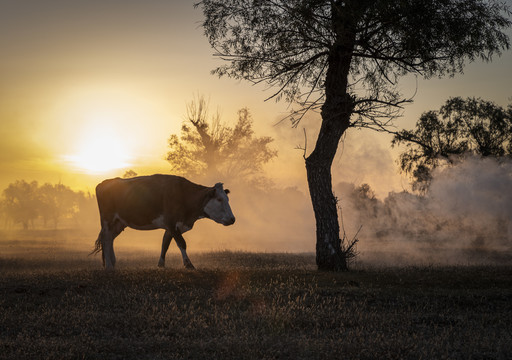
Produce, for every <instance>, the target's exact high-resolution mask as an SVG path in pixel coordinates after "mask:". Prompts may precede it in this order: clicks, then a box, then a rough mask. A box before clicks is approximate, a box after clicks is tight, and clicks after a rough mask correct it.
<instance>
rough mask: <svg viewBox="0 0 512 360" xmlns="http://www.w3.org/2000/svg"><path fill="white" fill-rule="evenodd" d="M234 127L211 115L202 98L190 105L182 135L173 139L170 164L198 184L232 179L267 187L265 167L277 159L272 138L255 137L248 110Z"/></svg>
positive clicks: (176, 170)
mask: <svg viewBox="0 0 512 360" xmlns="http://www.w3.org/2000/svg"><path fill="white" fill-rule="evenodd" d="M237 115H238V117H237V121H236V123H235V125H234V127H232V126H229V125H228V124H227V123H226V122H223V121H222V120H221V116H220V114H219V112H216V113H210V111H209V104H208V101H207V100H205V98H204V97H202V96H199V97H198V98H197V99H194V100H193V101H191V102H190V103H189V104H188V105H187V116H186V121H185V122H184V123H183V125H182V127H181V135H180V136H178V135H176V134H173V135H171V136H170V138H169V148H170V149H169V152H168V153H167V157H166V159H167V161H168V162H169V163H170V164H171V166H172V169H173V172H175V173H177V174H180V175H184V176H187V177H189V178H192V179H196V181H209V182H212V181H219V179H223V178H224V179H226V178H229V179H231V180H233V181H235V180H238V181H243V182H245V183H252V184H253V185H262V184H264V183H265V182H266V181H265V178H264V177H263V175H261V174H262V168H263V165H264V164H266V163H268V162H269V161H270V160H272V159H273V158H274V157H276V156H277V151H276V150H273V149H272V148H271V147H270V143H271V142H272V141H273V139H272V138H271V137H269V136H261V137H258V136H255V134H254V130H253V127H252V124H253V120H252V116H251V113H250V112H249V110H248V109H247V108H242V109H240V110H239V111H238V114H237Z"/></svg>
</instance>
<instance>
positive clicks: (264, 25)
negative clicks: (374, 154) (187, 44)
mask: <svg viewBox="0 0 512 360" xmlns="http://www.w3.org/2000/svg"><path fill="white" fill-rule="evenodd" d="M196 6H197V7H200V8H201V9H202V11H203V14H204V21H203V27H204V31H205V35H206V37H207V38H208V41H209V42H210V45H211V46H212V48H213V49H214V50H215V54H216V55H217V56H219V57H220V58H221V59H223V60H224V63H223V65H221V66H219V67H218V68H216V69H215V70H214V71H213V72H214V73H215V74H217V75H219V76H229V77H232V78H235V79H238V80H241V79H243V80H247V81H250V82H252V83H266V84H269V85H270V86H272V87H273V88H274V89H275V92H274V93H273V94H272V95H271V96H270V97H269V98H276V99H281V98H282V99H284V100H286V101H288V102H289V103H293V104H295V105H296V106H298V109H297V110H296V111H294V112H293V113H292V116H291V118H292V120H293V121H294V122H295V124H296V122H297V121H299V120H300V119H301V117H302V116H303V115H304V114H305V113H306V112H307V111H309V110H311V109H313V110H315V109H316V110H320V111H321V117H322V121H321V126H320V131H319V134H318V138H317V141H316V144H315V147H314V148H313V149H312V151H311V152H310V154H309V155H307V154H306V155H307V156H305V162H306V172H307V179H308V186H309V193H310V196H311V202H312V205H313V211H314V214H315V220H316V262H317V265H318V268H319V269H320V270H332V271H339V270H347V269H348V267H347V262H346V255H347V254H346V253H345V252H344V251H343V249H342V244H341V239H340V225H339V221H338V206H337V205H338V204H337V199H336V197H335V196H334V195H333V192H332V179H331V166H332V163H333V160H334V157H335V155H336V151H337V149H338V144H339V142H340V140H341V139H342V136H343V134H344V133H345V131H346V130H347V129H348V128H350V127H366V128H372V129H376V130H385V128H386V126H387V125H389V124H390V122H391V121H392V120H393V118H394V117H396V116H397V115H398V114H399V113H400V109H401V106H402V105H403V104H404V103H407V102H410V100H411V99H409V98H407V97H404V96H403V95H402V94H401V93H400V91H399V88H398V80H399V79H400V78H401V77H402V76H404V75H407V74H414V75H419V76H422V77H425V78H431V77H434V76H445V75H454V74H456V73H460V72H462V69H463V68H464V65H465V62H466V61H467V60H470V61H473V60H475V59H477V58H480V59H483V60H490V59H491V58H492V56H493V55H495V54H500V52H501V51H502V50H503V49H507V48H508V47H509V40H508V37H507V35H506V34H505V33H504V29H506V28H507V27H509V26H510V24H511V22H510V20H509V19H508V18H507V16H508V15H509V14H510V12H509V10H508V8H507V6H506V5H504V4H502V3H499V2H497V1H493V0H432V1H396V0H202V1H199V2H198V3H197V4H196Z"/></svg>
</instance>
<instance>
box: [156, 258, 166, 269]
mask: <svg viewBox="0 0 512 360" xmlns="http://www.w3.org/2000/svg"><path fill="white" fill-rule="evenodd" d="M158 267H159V268H164V267H165V261H162V260H160V261H158Z"/></svg>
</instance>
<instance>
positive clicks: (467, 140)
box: [392, 97, 512, 193]
mask: <svg viewBox="0 0 512 360" xmlns="http://www.w3.org/2000/svg"><path fill="white" fill-rule="evenodd" d="M392 143H393V145H404V146H405V150H404V152H403V153H402V154H401V155H400V158H399V164H400V168H401V170H402V171H403V172H405V173H407V174H409V175H410V176H411V177H412V180H413V183H412V185H413V189H414V190H418V191H420V192H422V193H425V192H426V191H427V190H428V187H429V185H430V181H431V179H432V170H433V169H435V168H436V167H437V166H439V165H441V164H443V163H445V164H452V163H453V162H455V161H458V160H459V159H461V158H463V156H464V155H465V154H476V155H479V156H491V157H495V158H501V157H505V156H506V157H510V156H512V104H510V105H509V106H508V108H507V109H504V108H503V107H501V106H499V105H497V104H495V103H493V102H491V101H486V100H482V99H475V98H467V99H462V98H460V97H454V98H450V99H448V100H447V101H446V103H445V104H444V105H443V106H442V107H441V108H440V109H439V110H438V111H434V110H431V111H427V112H425V113H423V114H422V115H421V116H420V118H419V120H418V121H417V122H416V127H415V128H414V129H413V130H402V131H399V132H397V133H396V134H395V137H394V138H393V142H392Z"/></svg>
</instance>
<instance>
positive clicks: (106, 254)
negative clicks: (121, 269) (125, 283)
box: [103, 221, 126, 270]
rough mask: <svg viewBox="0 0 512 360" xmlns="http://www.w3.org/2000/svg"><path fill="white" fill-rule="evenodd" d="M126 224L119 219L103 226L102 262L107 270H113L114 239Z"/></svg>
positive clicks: (114, 263) (114, 260)
mask: <svg viewBox="0 0 512 360" xmlns="http://www.w3.org/2000/svg"><path fill="white" fill-rule="evenodd" d="M125 227H126V226H124V225H123V224H121V222H119V221H114V222H111V223H110V224H106V226H105V229H106V231H105V234H104V235H103V263H104V265H105V268H106V269H107V270H113V269H114V266H115V265H116V254H115V252H114V239H115V238H116V237H117V236H118V235H119V234H120V233H121V232H122V231H123V230H124V229H125Z"/></svg>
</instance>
